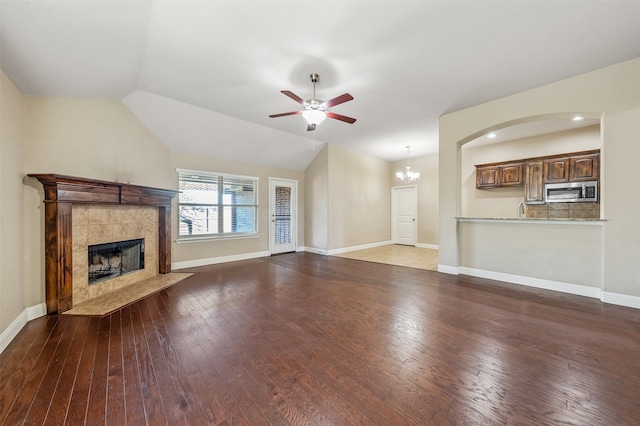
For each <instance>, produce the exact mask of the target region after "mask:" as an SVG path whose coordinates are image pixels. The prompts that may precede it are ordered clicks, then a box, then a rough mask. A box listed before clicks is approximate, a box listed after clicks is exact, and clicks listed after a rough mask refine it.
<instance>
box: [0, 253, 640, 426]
mask: <svg viewBox="0 0 640 426" xmlns="http://www.w3.org/2000/svg"><path fill="white" fill-rule="evenodd" d="M189 271H191V272H199V273H198V274H196V275H194V276H193V277H191V278H188V279H186V280H184V281H182V282H180V283H179V284H177V285H175V286H173V287H171V288H168V289H166V290H163V291H161V292H159V293H156V294H154V295H152V296H149V297H147V298H145V299H143V300H141V301H139V302H137V303H134V304H132V305H130V306H127V307H125V308H123V309H121V310H119V311H117V312H115V313H113V314H111V315H108V316H105V317H102V318H97V317H77V316H64V315H63V316H49V317H43V318H39V319H36V320H34V321H31V322H29V323H28V324H27V325H26V326H25V327H24V328H23V330H22V331H21V332H20V333H19V335H18V336H17V337H16V338H15V340H14V341H13V342H12V343H11V344H10V345H9V347H8V348H7V349H6V350H5V351H4V352H3V353H2V354H1V355H0V384H1V390H0V423H1V424H6V425H20V424H28V425H41V424H46V425H62V424H70V425H80V424H107V425H125V424H127V425H144V424H149V425H162V424H168V425H186V424H192V425H265V424H266V425H269V424H271V425H287V424H295V425H352V424H371V425H413V424H415V425H441V424H442V425H463V424H465V425H466V424H482V425H485V424H488V425H506V424H509V425H606V426H609V425H637V424H639V422H640V311H638V310H635V309H630V308H624V307H619V306H614V305H606V304H602V303H600V302H599V301H597V300H594V299H589V298H583V297H576V296H570V295H565V294H561V293H555V292H549V291H543V290H535V289H529V288H526V287H519V286H515V285H509V284H502V283H498V282H495V281H490V280H484V279H477V278H471V277H465V276H458V277H456V276H451V275H444V274H438V273H437V272H433V271H426V270H419V269H411V268H403V267H395V266H388V265H381V264H376V263H369V262H363V261H357V260H349V259H342V258H337V257H325V256H319V255H314V254H309V253H297V254H286V255H280V256H273V257H270V258H263V259H255V260H249V261H241V262H233V263H227V264H221V265H213V266H207V267H201V268H193V269H190V270H189Z"/></svg>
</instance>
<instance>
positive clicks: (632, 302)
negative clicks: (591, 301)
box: [600, 291, 640, 309]
mask: <svg viewBox="0 0 640 426" xmlns="http://www.w3.org/2000/svg"><path fill="white" fill-rule="evenodd" d="M600 300H601V301H603V302H604V303H611V304H613V305H620V306H627V307H629V308H636V309H640V297H638V296H631V295H628V294H620V293H611V292H607V291H603V292H602V298H601V299H600Z"/></svg>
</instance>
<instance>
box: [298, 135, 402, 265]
mask: <svg viewBox="0 0 640 426" xmlns="http://www.w3.org/2000/svg"><path fill="white" fill-rule="evenodd" d="M390 170H391V165H390V163H389V162H387V161H384V160H380V159H378V158H375V157H371V156H369V155H365V154H362V153H359V152H356V151H352V150H349V149H346V148H343V147H341V146H338V145H326V146H325V147H324V148H323V150H322V152H320V154H318V156H317V157H316V158H315V160H314V161H313V162H312V163H311V164H310V165H309V167H308V168H307V170H306V171H305V181H306V191H307V195H306V198H305V203H306V211H307V217H306V218H305V232H306V243H307V248H308V249H310V250H311V251H314V250H317V251H318V252H320V253H330V252H331V251H332V250H342V249H346V248H349V247H355V246H361V245H367V244H376V243H381V242H386V241H389V239H390V238H391V223H390V220H391V187H390V185H389V180H388V176H389V173H390Z"/></svg>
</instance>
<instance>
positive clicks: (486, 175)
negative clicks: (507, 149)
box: [476, 162, 524, 189]
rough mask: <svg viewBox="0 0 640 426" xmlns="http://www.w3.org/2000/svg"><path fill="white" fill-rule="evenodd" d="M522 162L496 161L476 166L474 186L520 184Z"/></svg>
mask: <svg viewBox="0 0 640 426" xmlns="http://www.w3.org/2000/svg"><path fill="white" fill-rule="evenodd" d="M523 166H524V163H522V162H518V163H497V164H487V165H478V166H476V188H478V189H486V188H499V187H505V186H522V185H523V183H524V180H523Z"/></svg>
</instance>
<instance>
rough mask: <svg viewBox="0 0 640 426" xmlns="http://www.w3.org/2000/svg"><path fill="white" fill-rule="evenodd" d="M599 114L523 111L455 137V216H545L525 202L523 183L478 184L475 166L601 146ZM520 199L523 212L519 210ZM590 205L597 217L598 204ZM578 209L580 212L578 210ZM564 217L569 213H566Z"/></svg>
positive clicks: (542, 208) (544, 210) (544, 208)
mask: <svg viewBox="0 0 640 426" xmlns="http://www.w3.org/2000/svg"><path fill="white" fill-rule="evenodd" d="M600 115H601V114H599V113H563V114H545V115H539V116H533V117H525V118H521V119H517V120H511V121H509V122H504V123H500V124H496V125H492V126H490V127H487V128H485V129H483V130H482V131H479V132H476V133H474V134H472V135H469V136H468V137H466V138H464V139H463V140H461V141H460V142H459V143H458V145H459V147H460V184H461V188H460V197H461V198H460V216H462V217H475V218H519V217H520V218H521V217H530V218H534V217H535V218H544V217H545V216H548V212H547V206H544V205H535V204H538V203H529V201H528V200H527V198H526V195H525V192H526V190H527V188H526V185H525V183H522V184H519V185H514V186H506V187H499V188H487V189H482V190H480V189H478V188H477V187H476V167H475V166H476V165H481V164H490V163H498V162H511V161H513V162H514V163H518V162H519V161H521V160H526V159H531V158H536V157H538V158H539V157H546V156H552V155H563V154H569V153H575V152H583V151H590V150H601V149H602V148H603V143H602V137H601V131H600ZM526 171H527V169H526V168H523V169H522V173H523V178H522V179H523V180H525V179H526V177H525V176H524V174H525V173H526ZM525 205H526V208H527V209H526V211H527V213H529V215H528V216H527V215H526V213H525ZM554 207H556V206H554ZM565 207H566V206H565ZM581 207H585V206H581ZM596 207H597V208H596ZM591 208H592V209H591V211H590V213H589V215H591V216H596V218H599V217H600V209H599V206H596V205H591ZM567 210H568V208H567ZM558 213H559V214H560V213H561V212H558ZM578 213H579V214H582V212H578ZM578 213H576V214H578ZM554 214H555V212H554ZM567 217H570V216H569V213H567Z"/></svg>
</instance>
